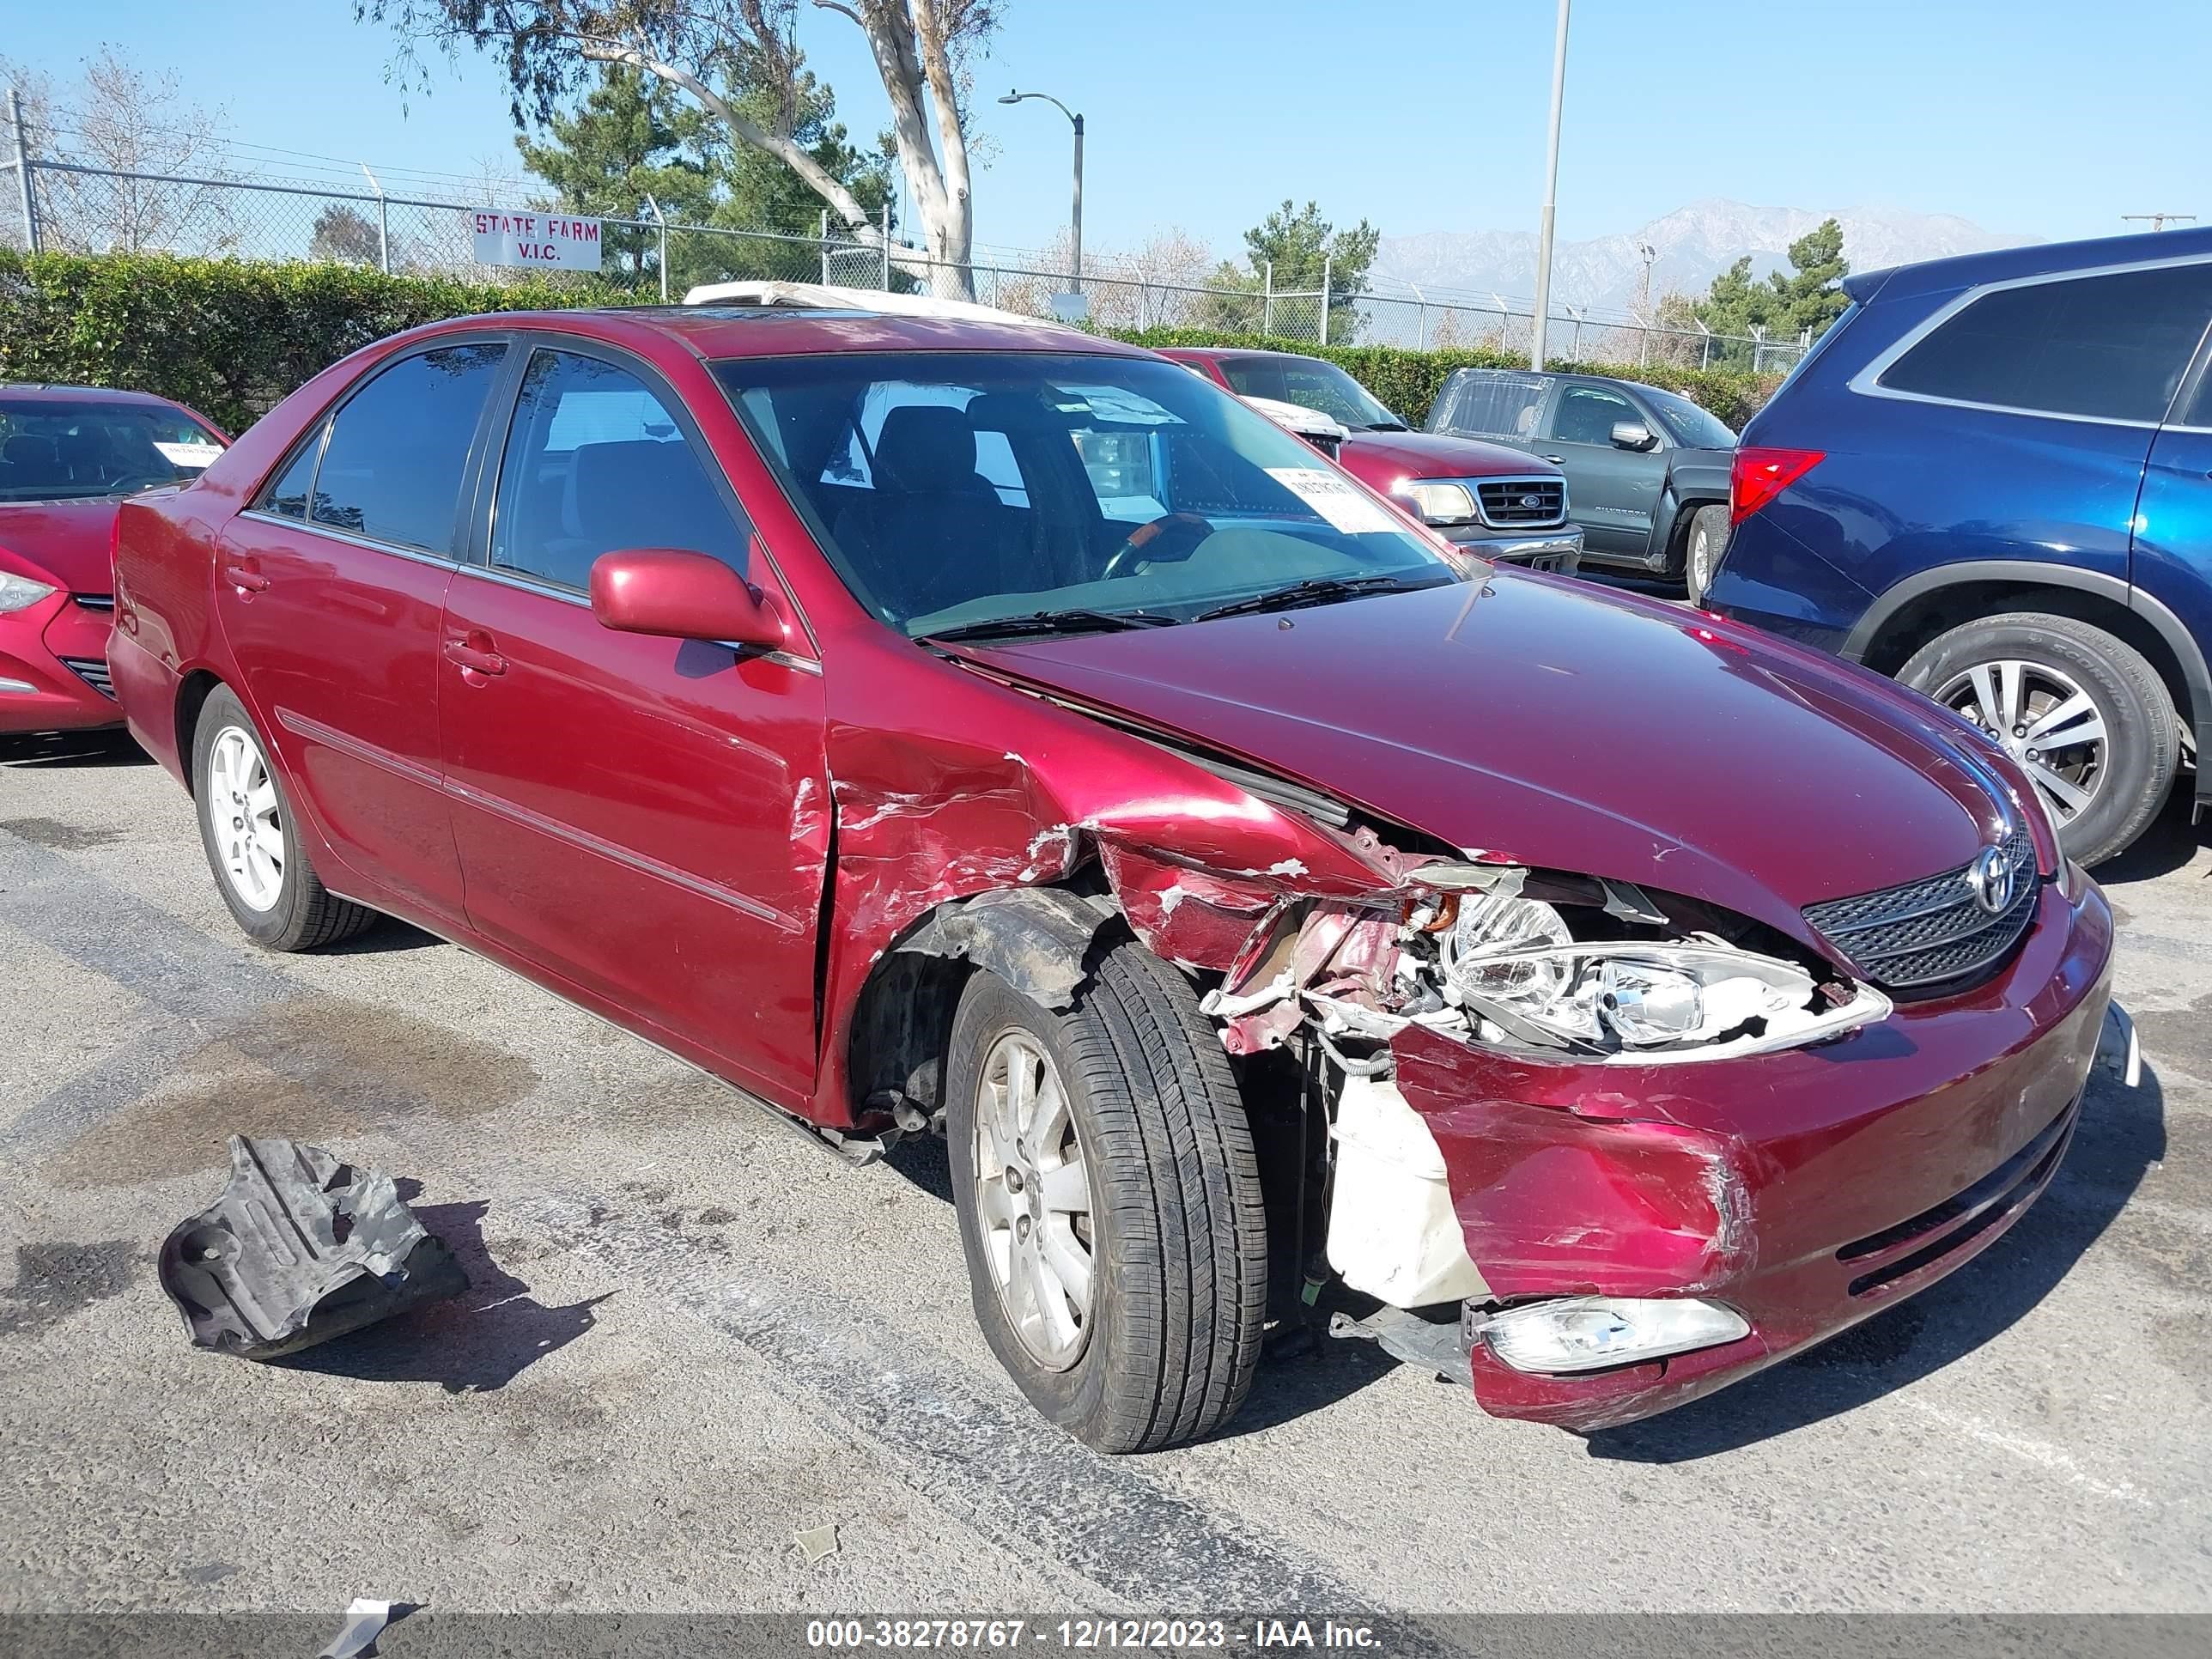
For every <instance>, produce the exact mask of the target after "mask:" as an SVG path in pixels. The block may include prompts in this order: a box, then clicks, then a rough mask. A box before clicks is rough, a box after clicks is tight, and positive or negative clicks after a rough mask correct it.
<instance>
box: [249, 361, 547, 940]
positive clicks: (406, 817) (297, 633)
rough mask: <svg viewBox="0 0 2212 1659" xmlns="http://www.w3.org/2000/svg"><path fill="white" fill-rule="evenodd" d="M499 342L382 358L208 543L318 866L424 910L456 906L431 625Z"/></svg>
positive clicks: (338, 885) (439, 607)
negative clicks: (316, 846)
mask: <svg viewBox="0 0 2212 1659" xmlns="http://www.w3.org/2000/svg"><path fill="white" fill-rule="evenodd" d="M506 350H507V347H506V345H505V344H504V343H501V342H498V341H477V342H464V343H454V344H441V345H439V346H436V347H435V348H433V349H429V350H427V351H420V352H416V353H413V354H411V355H410V356H405V357H403V358H401V359H400V360H399V361H398V362H395V363H393V364H392V365H391V366H390V367H388V368H383V369H380V370H379V371H378V372H377V373H376V374H374V376H372V377H371V378H370V379H369V380H368V381H366V382H365V383H364V384H363V385H362V386H361V387H360V389H359V390H358V391H356V392H354V393H353V395H352V396H350V397H349V398H347V399H346V400H345V401H344V402H343V404H340V405H339V406H338V407H337V410H336V411H335V413H333V414H332V415H331V416H329V417H328V418H327V419H325V420H324V421H323V422H319V424H318V425H317V426H316V427H315V428H314V429H313V431H312V432H311V433H310V434H309V435H307V437H306V438H305V439H303V440H302V441H301V444H300V446H299V447H297V448H296V449H295V451H294V453H292V454H291V455H290V456H289V457H288V458H287V459H286V461H285V462H284V464H283V465H281V466H280V467H279V468H278V469H277V471H276V476H275V477H274V478H273V479H272V481H271V482H270V483H269V484H268V485H267V487H266V488H265V489H264V490H263V491H262V493H261V494H260V495H258V496H257V497H256V498H255V500H254V501H253V504H252V506H251V507H248V508H246V511H244V512H243V513H240V514H239V515H238V516H237V517H236V518H234V520H232V521H231V523H230V525H229V526H228V529H227V530H226V531H225V532H224V533H223V538H222V544H221V545H220V547H219V548H218V550H217V552H216V584H215V586H216V613H217V615H218V617H220V619H221V622H222V629H223V633H224V635H226V637H227V638H228V641H229V642H230V647H231V652H232V654H233V656H234V659H235V660H236V661H237V662H238V663H239V664H240V669H241V671H242V672H243V674H244V677H245V682H246V684H245V687H244V696H245V698H246V703H247V705H248V706H249V707H250V708H252V712H253V714H254V718H255V720H256V721H257V723H258V725H259V726H261V728H262V737H263V739H264V741H265V742H266V743H268V744H270V746H271V747H272V748H273V749H274V750H275V751H276V759H277V762H278V763H279V765H280V767H281V768H282V770H283V775H284V777H285V779H286V781H287V783H288V785H289V787H290V789H291V792H292V793H293V794H294V795H295V797H296V798H297V799H296V800H295V807H296V809H297V810H299V811H301V813H302V814H303V815H304V816H305V817H306V818H307V821H308V823H309V825H311V826H313V827H315V828H318V829H319V830H320V832H321V838H322V839H325V841H326V842H328V846H329V853H330V857H331V860H333V863H332V864H331V866H329V867H325V868H324V870H323V875H324V878H325V880H326V881H327V882H328V883H329V884H331V886H332V887H333V888H335V889H337V890H339V891H341V892H343V893H346V894H348V895H349V896H353V897H356V898H360V899H363V900H366V901H368V902H371V903H378V902H381V903H382V904H384V905H385V906H386V908H400V909H403V910H407V909H414V910H416V911H417V912H418V913H427V914H426V915H425V919H426V920H431V921H435V920H438V919H441V918H450V919H454V920H458V919H459V916H460V914H461V877H460V865H459V860H457V859H456V858H455V856H454V852H453V833H452V831H451V829H449V827H448V825H447V811H446V800H445V795H444V793H443V791H442V788H441V783H440V779H439V767H440V755H439V739H438V699H439V694H440V685H441V678H442V676H441V674H440V672H439V669H438V629H439V623H440V618H441V616H442V614H443V612H444V609H445V602H446V586H447V583H448V582H449V581H450V580H452V579H453V566H454V563H455V561H456V553H455V549H456V547H457V545H458V540H457V538H459V537H460V536H461V535H462V534H463V533H464V532H465V526H464V520H465V514H464V513H463V511H462V507H461V495H462V480H463V477H464V476H465V474H466V472H467V471H468V470H469V459H470V454H471V447H472V446H473V445H474V444H475V443H476V441H477V437H478V428H479V427H480V425H481V424H482V420H483V416H484V414H485V412H486V410H487V407H488V404H489V395H490V392H491V390H492V386H493V384H494V382H495V380H497V379H498V376H499V370H500V365H501V359H502V357H503V356H504V355H505V353H506ZM317 862H318V863H319V864H322V863H323V862H324V860H322V859H321V857H320V856H318V860H317Z"/></svg>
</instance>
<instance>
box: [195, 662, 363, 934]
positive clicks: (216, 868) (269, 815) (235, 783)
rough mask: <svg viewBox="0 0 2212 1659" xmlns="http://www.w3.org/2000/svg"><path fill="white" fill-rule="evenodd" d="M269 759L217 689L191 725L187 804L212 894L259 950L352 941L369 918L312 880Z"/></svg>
mask: <svg viewBox="0 0 2212 1659" xmlns="http://www.w3.org/2000/svg"><path fill="white" fill-rule="evenodd" d="M268 755H269V748H268V745H267V744H265V743H264V741H263V740H262V737H261V733H260V732H258V730H256V729H255V727H254V724H253V720H252V716H251V715H249V714H247V713H246V705H245V704H243V703H241V702H239V700H238V696H237V694H236V693H235V692H234V691H233V690H231V689H230V688H229V687H228V686H227V685H219V686H217V687H216V689H215V690H213V691H211V692H210V693H209V694H208V699H207V701H206V702H204V703H203V704H202V705H201V706H200V714H199V721H198V724H197V725H196V726H194V727H193V728H192V803H193V805H194V806H195V808H196V809H197V817H198V818H199V821H200V845H201V846H202V847H203V848H205V849H206V850H207V859H208V867H209V868H210V870H212V871H213V872H215V885H216V891H217V892H219V893H221V894H222V902H224V903H225V904H226V905H228V906H229V908H230V914H231V916H232V918H233V919H234V921H236V922H237V923H238V925H239V927H240V929H241V930H242V931H243V932H244V933H245V934H246V937H247V938H248V939H252V941H253V942H254V943H255V944H256V945H260V946H261V947H262V948H263V949H264V950H269V951H312V950H314V949H315V948H316V947H318V946H319V945H331V944H335V943H336V942H337V941H338V940H339V939H350V938H351V937H352V936H353V935H354V934H356V933H359V932H361V931H362V928H364V927H368V926H369V925H370V924H371V923H373V922H374V921H376V920H377V914H376V912H375V911H374V910H372V909H369V908H368V907H367V906H365V905H360V904H356V903H354V902H352V901H351V900H349V899H342V898H339V897H338V896H337V895H335V894H333V893H331V891H330V890H328V889H326V888H325V886H324V885H323V884H322V882H321V880H320V879H319V878H317V876H316V874H315V871H314V866H313V865H311V864H309V863H308V862H307V853H306V851H305V850H304V849H303V848H301V845H300V836H299V831H298V829H296V828H295V825H294V822H293V816H292V805H291V802H290V801H289V799H287V798H286V796H285V793H284V786H283V783H282V782H281V781H279V780H278V778H277V776H276V768H275V767H273V766H272V765H270V762H269V759H268Z"/></svg>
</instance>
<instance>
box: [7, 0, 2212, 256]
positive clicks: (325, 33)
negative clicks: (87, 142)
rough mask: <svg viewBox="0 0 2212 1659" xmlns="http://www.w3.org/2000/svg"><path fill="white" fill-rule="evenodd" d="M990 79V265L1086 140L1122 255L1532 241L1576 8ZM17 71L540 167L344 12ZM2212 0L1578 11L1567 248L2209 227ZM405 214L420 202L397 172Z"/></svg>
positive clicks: (1065, 43)
mask: <svg viewBox="0 0 2212 1659" xmlns="http://www.w3.org/2000/svg"><path fill="white" fill-rule="evenodd" d="M1003 9H1004V10H1005V13H1006V27H1004V29H1003V31H1002V32H1001V33H1000V36H999V37H998V40H997V42H996V44H995V46H994V50H993V52H992V54H991V56H990V57H989V58H987V59H985V60H984V61H983V62H982V63H981V64H980V65H979V67H978V72H977V83H978V84H977V90H978V94H979V96H978V98H977V100H976V104H977V113H978V116H979V118H980V126H981V131H982V132H983V133H985V134H986V135H987V136H988V137H989V138H990V139H991V140H992V141H994V154H993V155H992V158H991V160H990V162H989V165H988V166H987V168H985V169H984V170H983V171H981V173H979V174H978V176H977V180H976V203H977V208H976V226H977V234H978V236H979V238H981V240H986V241H988V242H993V243H997V244H1001V245H1012V246H1027V247H1034V246H1041V245H1042V243H1043V242H1045V241H1046V240H1048V238H1049V237H1050V236H1051V235H1052V234H1053V233H1054V231H1055V230H1056V229H1057V228H1059V227H1060V225H1061V224H1063V223H1064V222H1065V219H1066V202H1067V173H1068V154H1067V137H1068V135H1067V126H1066V122H1065V121H1064V120H1063V119H1062V118H1060V115H1059V113H1058V112H1056V111H1054V110H1053V109H1052V108H1051V107H1050V106H1048V105H1043V104H1038V103H1029V104H1024V105H1020V106H1015V107H1012V108H1002V107H1001V106H999V105H998V104H996V103H995V102H994V101H992V99H993V97H994V96H995V94H997V93H999V92H1000V91H1002V90H1004V89H1005V88H1006V87H1007V86H1009V85H1013V84H1018V85H1019V86H1021V87H1023V88H1036V89H1039V90H1042V91H1048V92H1051V93H1053V94H1055V95H1057V96H1059V97H1060V98H1061V99H1063V100H1066V102H1067V103H1068V104H1069V105H1070V106H1072V107H1074V108H1077V109H1079V110H1081V111H1083V112H1084V113H1085V116H1086V118H1087V120H1088V125H1089V130H1090V138H1089V148H1090V154H1089V165H1088V178H1087V179H1086V186H1087V188H1086V199H1085V211H1086V217H1087V225H1086V236H1087V240H1089V241H1090V242H1091V245H1092V246H1094V247H1099V248H1121V247H1126V246H1129V245H1131V244H1133V243H1134V242H1136V241H1138V240H1141V239H1142V238H1143V237H1144V236H1145V235H1146V234H1148V233H1150V232H1151V231H1152V230H1153V229H1154V228H1160V227H1164V226H1168V225H1177V226H1181V227H1182V228H1185V229H1187V230H1188V231H1190V232H1192V233H1194V234H1197V235H1199V236H1200V237H1202V238H1204V239H1206V240H1209V241H1211V242H1212V244H1213V245H1214V246H1215V247H1216V249H1217V250H1218V252H1224V253H1226V252H1232V251H1234V249H1235V247H1236V246H1237V241H1238V233H1239V232H1241V231H1242V230H1243V228H1244V227H1245V226H1247V225H1249V224H1251V223H1252V222H1255V220H1256V219H1257V218H1258V217H1260V216H1261V214H1263V213H1264V212H1265V210H1267V208H1268V207H1269V206H1270V205H1271V204H1273V203H1276V202H1279V201H1280V200H1281V199H1282V198H1283V197H1285V196H1291V197H1297V199H1298V200H1299V201H1301V202H1303V201H1304V200H1305V199H1306V198H1307V197H1314V198H1316V199H1317V200H1318V201H1319V202H1320V203H1321V204H1322V209H1323V210H1324V211H1325V212H1326V213H1328V214H1329V215H1330V216H1333V217H1334V218H1336V219H1337V220H1339V221H1340V222H1350V221H1355V220H1357V219H1358V218H1360V217H1361V216H1365V217H1366V218H1368V219H1369V220H1370V221H1371V222H1374V223H1375V224H1376V225H1377V226H1379V227H1380V228H1382V229H1383V231H1384V232H1385V233H1386V234H1407V233H1412V232H1417V231H1423V230H1475V229H1493V228H1533V227H1534V223H1535V219H1536V210H1537V205H1538V203H1539V200H1540V198H1541V193H1542V149H1543V136H1544V112H1545V103H1546V99H1547V94H1548V89H1549V76H1550V70H1551V37H1552V26H1553V3H1552V0H1333V3H1306V0H1278V3H1266V0H1098V3H1094V0H1003ZM0 13H4V14H5V15H6V17H7V21H6V26H5V27H4V29H0V53H4V54H5V55H7V56H8V57H10V58H15V59H16V60H18V61H21V62H25V63H28V64H33V65H37V66H40V67H42V68H45V69H46V70H49V71H51V72H52V73H53V74H54V75H55V76H56V78H57V79H58V81H61V82H64V83H66V82H69V81H70V80H71V79H73V78H74V76H75V74H76V61H77V59H79V58H81V57H82V56H83V55H84V54H86V53H87V52H91V51H93V50H94V49H96V48H97V46H99V45H100V43H101V42H102V41H114V42H116V43H118V44H119V45H121V46H124V47H125V48H126V49H128V50H129V51H130V52H131V53H132V54H133V55H134V56H135V57H136V58H137V59H138V61H139V62H140V63H142V64H145V65H148V66H149V67H150V66H161V65H167V66H171V67H173V68H174V69H175V70H177V71H178V72H179V74H180V76H182V77H183V79H184V82H185V89H186V91H187V93H188V94H190V95H191V96H192V97H194V98H196V99H198V100H202V101H204V102H207V103H210V104H223V105H227V106H228V110H229V114H230V118H231V124H232V136H233V137H235V138H236V139H238V140H241V141H245V142H246V143H254V144H260V145H267V146H274V147H283V148H289V149H300V150H309V151H319V152H323V153H325V154H328V155H337V156H344V157H349V158H351V157H359V158H361V159H363V160H366V161H369V162H371V163H372V164H374V165H378V166H380V167H383V168H386V169H387V170H389V169H401V168H420V169H425V170H441V171H447V172H454V173H472V172H473V171H474V170H475V164H476V162H477V159H478V158H480V157H489V158H495V159H496V160H497V161H500V162H501V164H502V165H504V166H507V167H512V165H513V162H512V158H513V146H512V143H511V128H510V125H509V123H508V118H507V99H506V91H505V87H504V85H503V82H502V78H501V75H500V73H499V71H498V70H497V69H496V67H495V65H494V64H491V63H489V62H488V61H485V60H483V59H475V58H472V59H470V60H466V61H465V62H463V63H461V64H459V65H457V66H456V67H455V69H453V70H451V71H447V70H445V69H443V68H442V67H441V66H436V65H435V61H434V75H433V88H432V90H431V92H430V94H429V95H428V96H427V97H426V96H423V95H422V94H419V93H414V92H403V90H402V89H401V88H399V87H398V86H397V85H395V84H390V83H387V81H386V73H385V71H386V64H387V63H388V61H389V60H390V59H391V58H392V40H391V39H390V37H389V36H388V35H387V34H386V33H383V32H381V31H379V30H375V29H373V28H369V27H363V26H360V25H357V24H356V23H355V22H354V21H352V16H351V11H350V7H349V5H348V4H347V3H346V0H227V3H224V4H222V5H214V6H201V7H193V8H185V9H179V7H178V6H177V5H176V4H175V3H174V0H100V3H96V4H78V5H73V6H72V5H56V4H52V3H33V0H0ZM800 28H801V34H800V40H801V44H802V45H803V46H805V48H806V49H807V51H808V52H809V54H810V56H811V59H812V61H813V63H814V65H815V67H816V68H817V70H818V71H819V72H820V73H822V74H823V76H824V77H825V78H826V79H828V80H829V82H830V83H831V85H832V86H833V87H834V88H836V91H837V93H838V94H839V113H840V115H841V117H842V118H844V119H845V120H846V121H847V123H848V125H849V126H851V127H852V129H853V130H854V131H855V132H856V133H858V134H861V135H866V136H872V135H873V134H874V133H875V132H876V131H878V130H879V128H880V127H881V126H882V125H883V124H884V116H885V111H884V100H883V93H882V88H881V87H880V85H878V83H877V82H875V80H874V76H873V73H872V68H871V65H870V64H869V60H868V58H867V57H866V50H865V47H864V46H863V45H862V44H861V42H860V37H859V33H858V31H857V30H856V29H854V27H852V25H851V24H850V23H848V22H847V21H845V20H844V19H843V18H842V17H839V16H837V15H835V14H832V13H829V12H817V11H812V10H811V9H810V10H805V11H804V12H803V14H802V17H801V22H800ZM2208 86H2212V0H2101V3H2097V4H2094V5H2090V4H2086V3H2082V0H1581V3H1580V4H1578V5H1577V7H1576V8H1575V16H1574V35H1573V40H1572V46H1571V54H1570V58H1569V65H1568V76H1567V107H1566V135H1565V144H1564V149H1563V153H1562V161H1561V173H1560V186H1559V228H1560V234H1561V235H1562V236H1563V237H1565V238H1569V239H1575V238H1581V237H1586V236H1594V235H1601V234H1607V233H1609V232H1613V231H1622V230H1628V229H1632V228H1634V227H1635V226H1637V225H1638V224H1639V223H1642V222H1644V221H1646V220H1648V219H1650V218H1651V217H1653V216H1656V215H1658V214H1660V213H1663V212H1665V211H1667V210H1670V209H1672V208H1675V207H1678V206H1680V205H1682V204H1685V203H1686V202H1690V201H1692V200H1695V199H1697V198H1699V197H1708V196H1719V197H1733V198H1735V199H1737V200H1740V201H1745V202H1750V203H1756V204H1768V205H1792V206H1802V207H1824V206H1833V207H1840V206H1853V205H1861V204H1877V205H1884V206H1896V207H1902V208H1907V209H1911V210H1917V211H1923V212H1946V213H1956V214H1960V215H1962V216H1965V217H1966V218H1969V219H1972V220H1974V221H1976V222H1978V223H1980V224H1982V225H1984V226H1986V227H1988V228H1991V229H1994V230H2000V231H2011V232H2017V233H2020V234H2027V235H2033V236H2040V237H2068V236H2080V235H2094V234H2106V233H2112V232H2117V231H2119V230H2122V229H2124V228H2125V227H2124V226H2123V225H2122V224H2121V223H2120V222H2119V216H2120V215H2121V214H2123V213H2131V212H2142V211H2150V210H2166V211H2179V212H2197V213H2200V214H2203V216H2205V217H2206V219H2207V221H2208V222H2212V173H2208V169H2207V167H2206V158H2207V157H2208V156H2212V97H2208V96H2207V95H2206V94H2207V88H2208ZM386 187H387V188H389V189H391V190H392V191H394V193H398V191H399V185H398V183H397V182H395V181H394V180H393V179H386Z"/></svg>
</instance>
